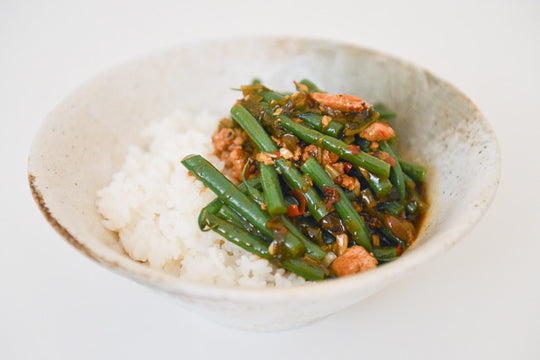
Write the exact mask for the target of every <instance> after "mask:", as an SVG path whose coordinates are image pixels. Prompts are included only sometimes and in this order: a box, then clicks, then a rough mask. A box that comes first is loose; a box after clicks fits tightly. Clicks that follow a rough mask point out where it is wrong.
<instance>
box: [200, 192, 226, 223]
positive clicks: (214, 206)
mask: <svg viewBox="0 0 540 360" xmlns="http://www.w3.org/2000/svg"><path fill="white" fill-rule="evenodd" d="M222 206H223V203H222V202H221V200H219V198H218V199H215V200H213V201H212V202H210V203H209V204H208V205H206V206H205V207H204V208H203V209H202V210H201V212H200V213H199V217H198V219H197V223H198V224H199V229H201V231H207V230H205V228H206V221H205V220H204V217H203V212H204V211H206V212H209V213H210V214H217V212H218V211H219V210H220V209H221V207H222Z"/></svg>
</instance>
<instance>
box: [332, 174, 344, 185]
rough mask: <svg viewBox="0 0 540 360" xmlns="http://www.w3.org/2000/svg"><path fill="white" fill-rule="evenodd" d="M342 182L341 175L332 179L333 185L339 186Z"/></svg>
mask: <svg viewBox="0 0 540 360" xmlns="http://www.w3.org/2000/svg"><path fill="white" fill-rule="evenodd" d="M342 182H343V177H342V176H341V175H339V176H338V177H337V178H335V179H334V184H336V185H341V183H342Z"/></svg>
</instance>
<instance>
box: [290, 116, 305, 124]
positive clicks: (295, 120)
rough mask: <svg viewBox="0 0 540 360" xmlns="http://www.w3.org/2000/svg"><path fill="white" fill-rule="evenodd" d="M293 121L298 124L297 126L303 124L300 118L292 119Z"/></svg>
mask: <svg viewBox="0 0 540 360" xmlns="http://www.w3.org/2000/svg"><path fill="white" fill-rule="evenodd" d="M293 120H294V122H297V123H299V124H301V123H303V122H304V120H302V119H300V118H297V117H295V118H293Z"/></svg>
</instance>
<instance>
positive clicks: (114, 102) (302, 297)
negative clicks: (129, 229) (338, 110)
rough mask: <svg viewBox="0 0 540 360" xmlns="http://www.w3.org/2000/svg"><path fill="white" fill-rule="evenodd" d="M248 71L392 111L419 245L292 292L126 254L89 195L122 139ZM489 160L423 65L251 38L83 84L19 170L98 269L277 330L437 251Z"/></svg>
mask: <svg viewBox="0 0 540 360" xmlns="http://www.w3.org/2000/svg"><path fill="white" fill-rule="evenodd" d="M254 77H260V78H261V79H262V80H263V81H264V83H265V84H267V85H269V86H270V87H272V88H275V89H290V88H291V87H292V80H298V79H302V78H309V79H311V80H313V81H314V82H315V83H317V84H318V85H319V86H321V87H322V88H323V89H326V90H327V91H329V92H330V93H349V94H355V95H358V96H361V97H362V98H363V99H365V100H367V101H369V102H371V103H374V102H378V101H382V102H384V103H385V104H386V105H387V106H388V107H389V108H390V109H392V110H393V111H395V112H397V114H398V117H397V118H396V119H395V120H393V121H392V124H393V126H394V127H395V128H396V130H397V132H398V134H399V135H400V136H399V147H400V149H401V151H402V152H403V153H404V154H405V157H406V158H408V159H410V160H416V161H420V162H422V163H424V164H426V165H427V166H428V168H429V175H428V179H427V183H428V197H429V200H430V202H431V208H430V210H429V213H428V215H427V219H426V220H425V223H424V226H423V228H422V230H421V232H420V234H419V237H418V240H417V241H416V242H415V243H414V245H413V246H412V247H411V248H410V249H408V250H407V251H406V252H405V253H404V255H403V256H402V257H401V258H400V259H398V260H397V261H394V262H392V263H389V264H386V265H384V266H381V267H379V268H377V269H376V270H373V271H369V272H366V273H362V274H357V275H355V276H350V277H346V278H340V279H336V280H328V281H323V282H319V283H313V284H309V285H306V286H300V287H292V288H267V289H250V288H239V287H222V286H207V285H202V284H194V283H189V282H186V281H183V280H182V279H179V278H176V277H174V276H172V275H168V274H166V273H163V272H160V271H157V270H155V269H152V268H150V267H148V266H147V265H145V264H143V263H140V262H136V261H133V260H131V259H130V258H129V257H128V256H127V255H126V254H125V253H124V252H123V251H122V248H121V246H120V245H119V243H118V241H117V238H116V236H115V234H113V233H111V232H109V231H107V230H106V229H105V228H104V227H103V226H102V225H101V222H100V216H99V215H98V213H97V211H96V192H97V190H98V189H101V188H102V187H104V186H106V185H107V184H108V183H109V182H110V181H111V177H112V174H113V173H114V172H115V171H116V170H118V169H119V167H120V166H121V164H122V162H123V160H124V157H125V155H126V152H127V149H128V147H129V146H130V145H132V144H137V143H138V142H139V141H140V138H139V132H140V130H141V128H142V127H144V126H145V125H147V124H148V123H149V122H151V121H153V120H160V119H162V118H163V117H165V116H166V115H168V114H170V113H172V112H174V111H175V110H177V109H178V108H182V109H187V110H199V109H208V110H210V111H211V112H213V113H216V112H217V113H222V114H223V115H227V114H228V110H229V108H230V106H231V104H233V103H234V100H235V98H236V97H237V96H238V94H237V93H235V92H233V91H231V90H230V88H231V87H237V86H239V85H240V84H244V83H246V82H249V81H251V79H252V78H254ZM217 121H218V119H216V123H217ZM214 126H215V124H209V128H213V127H214ZM499 163H500V158H499V148H498V144H497V141H496V138H495V135H494V133H493V130H492V129H491V127H490V125H489V124H488V122H487V121H486V119H485V118H484V117H483V116H482V114H481V113H480V111H479V110H478V108H477V107H476V106H475V105H474V104H473V103H472V102H471V100H469V99H468V98H467V97H466V96H465V95H464V94H462V93H461V92H460V91H459V90H457V89H456V88H455V87H454V86H452V85H450V84H448V83H447V82H445V81H442V80H440V79H438V78H437V77H435V76H433V75H431V74H430V73H429V72H427V71H426V70H424V69H422V68H419V67H417V66H414V65H411V64H409V63H407V62H405V61H402V60H399V59H396V58H393V57H390V56H387V55H384V54H381V53H378V52H376V51H372V50H368V49H364V48H361V47H356V46H349V45H344V44H339V43H334V42H328V41H317V40H305V39H268V38H254V39H242V40H231V41H226V42H214V43H206V44H202V45H197V46H192V47H186V48H180V49H176V50H172V51H168V52H165V53H160V54H157V55H152V56H149V57H146V58H143V59H139V60H136V61H133V62H131V63H128V64H126V65H123V66H119V67H117V68H115V69H113V70H111V71H108V72H106V73H104V74H102V75H100V76H98V77H96V78H94V79H92V80H91V81H89V82H87V83H86V84H84V85H83V86H82V87H80V88H79V89H78V90H76V91H74V92H73V93H71V94H70V95H69V96H68V97H67V98H66V99H65V100H64V101H63V102H62V103H61V104H60V105H58V106H57V107H56V109H54V110H53V111H52V112H51V113H50V114H49V115H48V116H47V118H46V119H45V121H44V123H43V125H42V126H41V129H40V130H39V132H38V133H37V135H36V138H35V140H34V143H33V145H32V148H31V152H30V158H29V166H28V175H29V181H30V186H31V190H32V192H33V195H34V198H35V200H36V202H37V204H38V205H39V207H40V209H41V210H42V212H43V214H44V215H45V217H46V218H47V220H48V221H49V222H50V223H51V225H52V226H53V227H54V228H55V229H56V230H57V231H58V232H59V233H60V234H61V235H62V236H63V237H64V238H65V239H66V240H67V241H68V242H69V243H71V244H72V245H73V246H74V247H75V248H76V249H77V250H78V251H81V252H82V253H84V254H86V255H87V256H89V257H90V258H92V259H93V260H95V261H96V262H97V263H98V264H100V265H102V266H105V267H107V268H109V269H111V270H112V271H114V272H116V273H118V274H121V275H122V276H124V277H126V278H129V279H132V280H135V281H137V282H139V283H141V284H143V285H145V286H147V287H148V288H150V289H152V290H155V291H157V292H160V293H165V294H168V295H170V296H171V297H172V298H173V299H174V300H175V301H176V302H177V303H178V304H181V305H183V306H185V307H188V308H191V309H193V310H195V311H197V312H199V313H202V314H204V315H205V316H207V317H208V318H210V319H213V320H215V321H218V322H220V323H223V324H226V325H229V326H233V327H239V328H244V329H254V330H275V329H284V328H290V327H295V326H299V325H302V324H306V323H309V322H312V321H314V320H317V319H320V318H322V317H325V316H327V315H329V314H332V313H335V312H336V311H339V310H341V309H344V308H346V307H348V306H350V305H352V304H354V303H356V302H358V301H360V300H361V299H363V298H365V297H367V296H369V295H371V294H373V293H374V292H376V291H377V290H379V289H381V288H383V287H385V286H387V285H389V284H391V283H392V282H393V281H395V280H396V279H398V278H399V277H401V276H403V275H405V274H406V273H407V272H409V271H411V270H412V269H414V268H416V267H418V266H419V265H421V264H423V263H425V262H426V261H428V260H430V259H432V258H434V257H435V256H438V255H442V254H444V253H445V252H446V251H447V250H448V249H449V248H450V247H451V246H452V245H454V244H455V243H456V242H458V241H459V240H461V239H463V238H464V237H465V236H466V235H467V233H468V232H469V231H470V230H471V229H472V227H473V226H474V225H475V224H476V223H477V222H478V221H479V220H480V218H481V217H482V215H483V214H484V213H485V212H486V210H487V209H488V207H489V205H490V203H491V200H492V199H493V197H494V194H495V191H496V188H497V185H498V182H499ZM179 221H180V220H179ZM194 226H195V225H194Z"/></svg>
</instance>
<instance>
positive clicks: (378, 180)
mask: <svg viewBox="0 0 540 360" xmlns="http://www.w3.org/2000/svg"><path fill="white" fill-rule="evenodd" d="M360 173H361V174H362V176H364V178H365V179H366V180H367V182H368V184H369V187H370V188H371V189H372V190H373V191H374V192H375V194H376V195H377V197H379V198H383V197H385V196H386V195H388V194H389V193H390V191H391V190H392V187H393V185H392V183H391V182H390V180H388V179H387V178H382V177H380V176H377V175H374V174H372V173H370V172H369V171H367V170H365V169H360Z"/></svg>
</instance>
